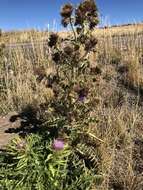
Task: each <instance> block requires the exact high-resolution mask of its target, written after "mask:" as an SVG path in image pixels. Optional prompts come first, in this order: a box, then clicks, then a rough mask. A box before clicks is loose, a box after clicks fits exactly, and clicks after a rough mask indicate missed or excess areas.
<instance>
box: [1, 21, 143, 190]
mask: <svg viewBox="0 0 143 190" xmlns="http://www.w3.org/2000/svg"><path fill="white" fill-rule="evenodd" d="M94 33H95V35H96V37H97V38H98V39H99V43H98V47H97V50H96V52H95V53H94V54H92V55H90V59H91V62H92V64H93V65H94V66H97V67H98V68H99V70H100V72H97V73H96V74H95V79H96V81H95V85H96V86H97V90H96V93H95V110H94V112H93V114H94V115H96V117H97V120H98V122H97V124H96V125H95V126H91V128H90V132H91V133H92V134H93V135H95V136H96V137H98V138H99V139H102V142H100V146H101V154H102V155H101V156H102V160H101V163H100V169H101V171H102V173H103V174H104V180H103V182H102V184H101V185H100V186H99V187H97V188H96V189H95V188H94V187H93V190H111V189H112V190H124V189H125V190H143V44H141V43H140V40H139V41H137V36H138V34H139V33H143V24H140V25H131V26H124V27H114V28H107V29H97V30H96V31H94ZM60 35H61V36H63V37H64V36H65V35H66V33H61V34H60ZM113 36H119V38H122V36H125V37H124V39H125V38H128V36H130V38H131V40H129V41H132V43H129V44H128V40H127V41H126V42H124V44H125V45H126V47H124V45H123V46H122V39H121V42H120V40H119V41H118V45H117V47H116V45H115V44H113ZM107 37H108V40H107ZM47 38H48V33H46V32H36V31H29V32H27V31H25V32H22V31H21V32H13V33H4V34H3V35H2V36H1V37H0V43H5V44H6V45H9V44H12V43H19V42H22V43H23V42H30V43H31V44H32V48H31V49H30V50H28V48H26V49H24V48H23V47H21V46H18V47H17V48H14V49H4V50H2V51H4V52H3V54H2V56H1V61H0V91H1V92H0V113H1V115H2V114H6V113H8V112H10V111H20V110H21V109H22V108H23V106H25V105H27V104H37V105H38V104H40V103H41V102H45V101H46V99H49V98H51V97H52V96H53V93H52V91H51V90H50V89H48V88H46V87H45V84H44V82H45V81H44V79H43V80H42V82H41V83H40V85H39V83H38V82H37V80H36V78H37V76H39V75H48V74H49V73H52V72H54V66H53V65H52V62H51V57H50V51H48V50H46V51H45V49H44V46H43V45H42V44H38V45H34V42H35V41H41V40H43V39H44V40H45V39H47ZM140 38H141V37H140ZM142 38H143V35H142ZM135 42H136V44H137V45H135ZM36 69H38V72H36Z"/></svg>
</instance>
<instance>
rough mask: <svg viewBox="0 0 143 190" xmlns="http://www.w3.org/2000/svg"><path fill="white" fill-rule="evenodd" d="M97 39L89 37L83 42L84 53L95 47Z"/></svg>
mask: <svg viewBox="0 0 143 190" xmlns="http://www.w3.org/2000/svg"><path fill="white" fill-rule="evenodd" d="M97 42H98V41H97V39H96V38H95V37H94V36H91V37H90V38H88V39H87V40H86V41H85V51H91V50H93V49H94V48H95V46H96V45H97Z"/></svg>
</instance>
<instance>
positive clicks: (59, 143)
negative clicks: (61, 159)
mask: <svg viewBox="0 0 143 190" xmlns="http://www.w3.org/2000/svg"><path fill="white" fill-rule="evenodd" d="M53 149H54V150H57V151H58V150H63V149H64V141H63V140H61V139H55V140H54V142H53Z"/></svg>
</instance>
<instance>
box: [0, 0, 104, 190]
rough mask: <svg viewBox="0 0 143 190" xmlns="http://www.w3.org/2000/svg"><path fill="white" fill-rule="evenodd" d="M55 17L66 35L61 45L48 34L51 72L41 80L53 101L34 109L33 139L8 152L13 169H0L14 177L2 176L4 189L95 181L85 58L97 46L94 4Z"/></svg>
mask: <svg viewBox="0 0 143 190" xmlns="http://www.w3.org/2000/svg"><path fill="white" fill-rule="evenodd" d="M60 14H61V17H62V25H63V26H64V27H69V26H70V27H71V32H70V33H69V35H68V37H67V38H65V39H61V38H60V36H59V35H58V34H57V33H51V34H50V37H49V40H48V46H49V48H50V49H51V51H50V52H52V53H51V59H52V63H53V65H54V67H55V69H56V72H55V74H54V75H49V76H48V77H47V87H48V88H51V89H52V91H53V94H54V98H53V99H52V100H51V101H50V102H46V103H45V104H42V105H40V109H37V112H39V114H38V115H39V120H40V121H41V122H39V123H40V124H39V128H40V129H41V130H40V131H39V132H38V135H37V137H35V136H33V135H32V136H29V137H26V143H25V141H24V143H20V144H19V145H18V146H17V143H14V145H13V146H12V148H10V149H9V154H10V155H12V156H14V158H16V160H17V163H15V164H12V167H7V169H6V168H5V171H9V170H10V168H14V170H13V171H14V172H15V173H16V174H14V173H13V172H12V175H15V177H14V179H13V177H12V176H11V175H8V176H7V177H6V178H5V179H3V180H2V182H3V185H4V187H6V189H10V187H14V186H15V185H16V187H17V189H18V188H19V189H26V188H29V189H32V190H33V189H50V190H63V189H64V190H66V189H67V190H70V189H71V190H72V189H74V190H76V189H77V190H78V189H81V190H85V189H90V188H91V186H92V185H93V183H95V181H96V180H95V179H99V178H100V177H101V173H100V168H99V162H100V159H101V155H100V152H99V149H98V146H99V144H100V142H98V143H97V141H96V140H97V138H96V137H95V136H94V135H93V134H92V133H91V131H90V128H91V126H92V125H93V123H95V122H96V117H93V116H92V115H93V114H92V113H93V111H94V109H95V108H94V97H95V90H96V86H95V84H94V81H95V79H94V75H93V72H94V69H93V68H92V67H91V63H90V61H89V55H90V53H92V52H94V51H95V48H96V45H97V39H96V38H95V37H94V36H93V34H92V31H93V29H94V28H95V26H96V25H97V24H98V10H97V7H96V4H95V2H94V0H84V1H83V2H81V3H80V4H79V5H78V6H77V7H73V6H72V5H71V4H65V5H64V6H63V7H62V9H61V13H60ZM42 129H46V130H42ZM31 139H32V140H31ZM98 140H99V141H100V139H98ZM21 144H22V146H21ZM19 149H20V151H19ZM27 151H28V152H27ZM13 153H15V154H14V155H13ZM8 166H9V165H8ZM30 173H31V174H30ZM101 178H102V177H101ZM12 179H13V180H12ZM98 182H99V181H98Z"/></svg>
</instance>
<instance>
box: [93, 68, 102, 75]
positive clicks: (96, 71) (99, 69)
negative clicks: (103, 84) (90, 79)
mask: <svg viewBox="0 0 143 190" xmlns="http://www.w3.org/2000/svg"><path fill="white" fill-rule="evenodd" d="M101 73H102V70H101V68H100V67H98V66H96V67H91V68H90V74H91V75H100V74H101Z"/></svg>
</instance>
